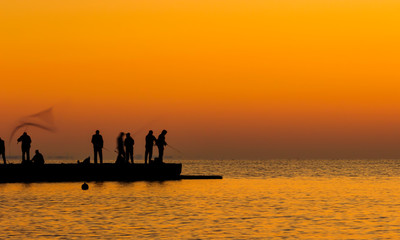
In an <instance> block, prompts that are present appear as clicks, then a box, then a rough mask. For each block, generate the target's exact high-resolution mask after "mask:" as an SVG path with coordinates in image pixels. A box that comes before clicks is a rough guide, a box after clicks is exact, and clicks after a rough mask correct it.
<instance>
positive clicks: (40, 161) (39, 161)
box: [32, 150, 44, 165]
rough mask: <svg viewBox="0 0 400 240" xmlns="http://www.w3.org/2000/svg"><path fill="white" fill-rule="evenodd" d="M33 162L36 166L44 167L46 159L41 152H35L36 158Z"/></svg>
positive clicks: (34, 157)
mask: <svg viewBox="0 0 400 240" xmlns="http://www.w3.org/2000/svg"><path fill="white" fill-rule="evenodd" d="M32 162H33V164H34V165H44V158H43V155H42V154H41V153H40V152H39V150H36V151H35V156H33V158H32Z"/></svg>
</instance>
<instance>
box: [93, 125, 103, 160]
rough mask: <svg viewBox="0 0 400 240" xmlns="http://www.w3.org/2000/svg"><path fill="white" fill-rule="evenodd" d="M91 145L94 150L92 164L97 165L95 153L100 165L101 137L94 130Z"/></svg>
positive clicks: (98, 132)
mask: <svg viewBox="0 0 400 240" xmlns="http://www.w3.org/2000/svg"><path fill="white" fill-rule="evenodd" d="M92 144H93V150H94V163H95V164H97V153H99V157H100V164H102V163H103V151H102V149H103V144H104V142H103V137H102V136H101V135H100V131H99V130H96V134H94V135H93V136H92Z"/></svg>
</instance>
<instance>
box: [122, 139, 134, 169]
mask: <svg viewBox="0 0 400 240" xmlns="http://www.w3.org/2000/svg"><path fill="white" fill-rule="evenodd" d="M134 144H135V140H133V138H132V137H131V134H130V133H127V134H126V137H125V142H124V145H125V150H126V153H125V154H126V162H127V163H129V158H130V159H131V161H132V163H133V145H134Z"/></svg>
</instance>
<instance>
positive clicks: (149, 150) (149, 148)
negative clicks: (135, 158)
mask: <svg viewBox="0 0 400 240" xmlns="http://www.w3.org/2000/svg"><path fill="white" fill-rule="evenodd" d="M156 141H157V139H156V137H154V135H153V131H152V130H150V131H149V133H148V134H147V136H146V146H145V148H146V151H145V153H144V163H145V164H147V156H148V157H149V162H150V161H151V157H152V156H153V146H154V143H155V142H156Z"/></svg>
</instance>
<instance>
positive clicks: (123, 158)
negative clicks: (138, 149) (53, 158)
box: [0, 130, 167, 165]
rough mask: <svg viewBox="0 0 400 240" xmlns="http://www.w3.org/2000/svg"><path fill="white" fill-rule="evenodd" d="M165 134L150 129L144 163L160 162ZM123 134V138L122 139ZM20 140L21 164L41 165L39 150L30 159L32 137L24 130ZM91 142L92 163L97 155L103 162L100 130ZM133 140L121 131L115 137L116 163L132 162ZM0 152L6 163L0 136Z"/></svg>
mask: <svg viewBox="0 0 400 240" xmlns="http://www.w3.org/2000/svg"><path fill="white" fill-rule="evenodd" d="M166 134H167V131H166V130H162V132H161V134H160V135H159V136H158V138H156V137H155V136H154V135H153V131H152V130H150V131H149V133H148V134H147V135H146V138H145V141H146V145H145V154H144V162H145V164H148V163H162V162H163V157H164V148H165V146H166V145H167V142H166V141H165V135H166ZM124 136H125V139H124ZM20 142H21V151H22V162H21V163H22V164H35V165H42V164H44V157H43V155H42V154H41V153H40V152H39V150H35V155H34V156H33V158H32V159H30V149H31V143H32V139H31V137H30V136H29V135H28V134H27V133H26V132H24V133H23V134H22V135H21V136H20V137H19V138H18V139H17V143H20ZM92 144H93V150H94V151H93V152H94V163H95V164H97V155H98V156H99V159H100V164H102V163H103V152H102V150H103V148H104V141H103V137H102V136H101V135H100V131H99V130H96V133H95V134H94V135H93V136H92ZM134 145H135V140H134V139H133V138H132V136H131V134H130V133H126V134H125V133H123V132H121V133H120V134H119V136H118V138H117V153H118V156H117V162H118V163H129V160H130V161H131V163H132V164H133V163H134V151H133V150H134V148H133V146H134ZM154 145H156V146H157V148H158V157H156V158H154V160H152V157H153V147H154ZM0 154H1V155H2V157H3V161H4V164H7V161H6V156H5V144H4V140H3V139H1V138H0Z"/></svg>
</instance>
